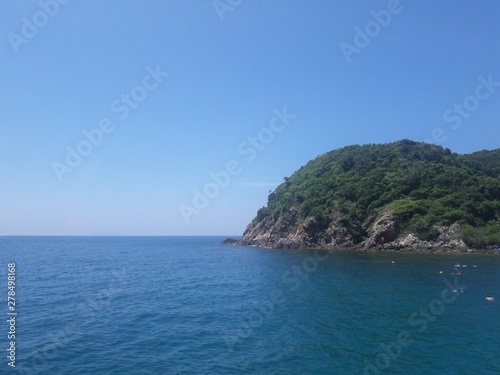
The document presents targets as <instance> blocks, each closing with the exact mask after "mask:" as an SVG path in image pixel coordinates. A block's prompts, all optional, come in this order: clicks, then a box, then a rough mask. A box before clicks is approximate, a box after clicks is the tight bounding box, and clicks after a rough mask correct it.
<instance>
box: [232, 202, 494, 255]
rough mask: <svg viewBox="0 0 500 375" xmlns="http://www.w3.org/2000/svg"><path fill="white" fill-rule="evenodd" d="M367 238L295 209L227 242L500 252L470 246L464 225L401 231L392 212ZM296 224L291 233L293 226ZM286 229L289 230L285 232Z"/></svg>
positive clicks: (287, 246) (375, 221)
mask: <svg viewBox="0 0 500 375" xmlns="http://www.w3.org/2000/svg"><path fill="white" fill-rule="evenodd" d="M370 221H371V223H370V224H369V226H368V228H367V231H366V233H367V236H366V239H365V240H364V241H362V242H359V243H356V242H355V241H354V239H353V238H352V237H351V236H350V235H349V233H348V232H347V230H346V229H345V228H344V227H342V226H340V225H338V222H337V221H336V220H335V218H334V217H332V218H331V220H329V222H328V223H326V224H325V223H319V222H318V221H317V220H316V219H315V218H309V219H307V220H305V221H303V222H301V221H300V220H298V218H297V217H296V215H295V214H294V213H293V212H291V213H290V215H289V217H288V218H287V220H286V221H285V222H283V221H281V222H272V221H267V222H265V223H258V224H257V225H255V223H253V222H252V223H251V224H250V225H249V226H248V227H247V229H246V230H245V232H244V234H243V237H242V238H234V237H229V238H227V239H225V240H224V241H222V243H223V244H225V245H234V246H258V247H264V248H272V249H326V250H354V251H370V252H377V251H384V252H385V251H386V252H411V253H465V254H500V251H499V250H495V249H494V248H486V249H475V248H471V247H469V246H467V245H466V244H465V243H464V241H463V240H462V239H460V238H459V236H458V234H459V231H460V225H458V224H453V225H451V226H436V227H435V231H436V233H437V237H436V238H435V239H434V240H433V241H424V240H422V239H420V238H418V237H417V236H415V235H413V234H405V235H400V234H399V233H398V226H397V223H396V222H395V221H394V219H393V217H392V213H391V212H386V213H384V214H382V215H381V216H379V217H378V218H376V219H373V218H372V220H370ZM290 227H294V228H296V229H295V231H293V232H292V233H290V231H289V228H290ZM284 229H287V230H288V232H287V233H286V234H284V231H283V230H284Z"/></svg>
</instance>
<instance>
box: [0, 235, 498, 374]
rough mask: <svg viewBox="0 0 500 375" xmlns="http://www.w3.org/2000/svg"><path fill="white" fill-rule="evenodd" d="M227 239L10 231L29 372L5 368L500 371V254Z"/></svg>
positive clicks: (8, 251)
mask: <svg viewBox="0 0 500 375" xmlns="http://www.w3.org/2000/svg"><path fill="white" fill-rule="evenodd" d="M222 239H223V238H222V237H0V267H2V268H3V269H4V270H3V271H2V272H1V273H0V275H1V276H0V277H1V280H0V286H1V289H0V293H3V294H4V295H5V297H2V298H1V299H0V300H2V301H5V300H6V295H7V263H9V262H16V264H17V280H16V281H17V285H16V286H17V295H16V298H17V303H18V305H17V311H18V313H19V315H18V316H17V327H16V329H17V332H16V335H17V337H16V347H17V352H16V365H17V367H16V369H11V368H10V367H9V366H7V362H8V360H7V359H6V358H5V359H3V360H0V373H2V374H4V373H5V374H9V373H12V374H51V375H56V374H379V373H380V374H498V373H499V372H500V322H499V317H500V314H499V312H500V308H499V303H500V279H499V271H500V257H499V256H492V255H482V256H475V255H474V256H473V255H447V254H443V255H421V254H418V255H412V254H373V253H370V254H367V253H355V252H341V253H334V254H329V253H327V252H311V251H308V252H306V251H292V250H269V249H261V248H250V247H231V246H222V245H220V244H219V243H220V241H221V240H222ZM393 262H394V263H393ZM455 264H460V265H463V264H467V266H468V267H466V268H462V267H460V268H459V271H460V272H461V273H462V275H452V274H451V273H453V272H454V268H455V267H454V265H455ZM473 265H476V266H477V267H476V268H474V267H473ZM439 271H443V273H439ZM455 278H456V279H455ZM460 288H463V289H464V290H463V292H459V291H457V292H455V293H454V292H452V291H450V289H460ZM2 290H3V292H1V291H2ZM488 294H491V295H494V296H496V301H495V302H488V301H486V300H485V297H486V296H487V295H488ZM0 313H2V314H5V315H4V318H5V319H3V320H6V318H7V315H6V313H7V304H6V302H3V306H1V307H0ZM7 330H8V324H7V323H6V322H5V323H4V327H3V329H2V330H0V332H5V334H0V345H1V346H0V347H1V348H2V349H7V348H8V339H7Z"/></svg>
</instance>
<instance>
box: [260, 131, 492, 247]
mask: <svg viewBox="0 0 500 375" xmlns="http://www.w3.org/2000/svg"><path fill="white" fill-rule="evenodd" d="M291 208H295V209H298V210H299V212H300V216H301V218H302V219H303V220H306V219H308V218H310V217H314V218H316V221H317V222H318V223H320V228H319V230H321V223H324V226H325V228H326V226H327V225H328V223H329V222H330V221H331V217H332V212H336V213H337V216H338V219H337V222H338V223H339V225H341V226H343V227H344V228H346V229H347V231H348V232H349V234H350V235H351V236H352V238H353V239H354V241H355V242H356V243H359V242H361V241H363V240H364V239H365V238H366V236H367V226H366V225H365V224H364V223H366V222H367V220H373V218H374V217H376V216H377V215H379V214H380V213H381V212H384V211H387V210H390V211H391V212H392V214H393V216H394V218H395V220H396V222H397V224H398V228H399V234H401V235H403V234H406V233H412V234H414V235H416V236H418V237H419V238H421V239H422V240H433V238H434V237H435V236H436V229H435V227H434V226H436V225H451V224H454V223H458V224H460V225H461V228H462V229H461V232H460V237H461V238H462V239H463V240H464V241H465V242H466V244H467V245H469V246H471V247H485V246H491V245H494V246H498V245H500V224H499V223H500V149H496V150H493V151H479V152H475V153H473V154H467V155H461V154H456V153H452V152H451V151H450V150H449V149H445V148H442V147H440V146H436V145H431V144H426V143H422V142H413V141H409V140H402V141H398V142H394V143H389V144H368V145H364V146H358V145H355V146H348V147H344V148H341V149H337V150H334V151H331V152H328V153H326V154H323V155H320V156H319V157H317V158H316V159H314V160H311V161H310V162H309V163H307V164H306V165H305V166H303V167H301V168H300V169H299V170H298V171H296V172H295V173H294V174H293V175H292V176H290V177H285V182H284V183H282V184H281V185H279V186H278V187H277V188H276V190H275V191H274V192H272V193H271V194H270V195H269V197H268V204H267V207H263V208H261V209H260V210H259V211H258V213H257V216H256V218H255V219H254V221H253V222H252V224H253V225H254V226H257V225H258V224H259V223H261V222H263V221H265V220H268V219H269V218H272V219H273V221H275V222H276V221H277V222H279V221H280V219H282V218H284V217H285V216H286V215H287V213H288V212H290V209H291ZM339 215H340V216H339ZM286 230H287V232H285V233H283V236H286V235H287V233H291V232H293V231H294V230H295V228H293V227H290V228H287V229H286Z"/></svg>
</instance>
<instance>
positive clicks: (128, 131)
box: [0, 0, 500, 236]
mask: <svg viewBox="0 0 500 375" xmlns="http://www.w3.org/2000/svg"><path fill="white" fill-rule="evenodd" d="M499 14H500V3H499V2H498V1H496V0H484V1H481V2H471V1H465V0H463V1H457V0H441V1H435V0H420V1H411V0H400V1H398V0H390V1H378V0H377V1H375V0H374V1H354V0H353V1H343V0H342V1H341V0H318V1H314V2H311V1H306V0H293V1H291V0H274V1H269V0H253V1H247V0H215V1H212V0H208V1H200V0H169V1H161V0H150V1H140V0H123V1H118V0H109V1H100V0H86V1H78V0H71V1H69V0H41V1H32V0H30V1H28V0H23V1H3V2H1V3H0V69H1V73H2V74H1V80H0V234H1V235H144V236H150V235H241V234H242V233H243V231H244V229H245V227H246V226H247V224H248V223H249V222H250V221H251V220H252V219H253V217H254V216H255V214H256V212H257V210H258V209H259V208H260V207H262V206H264V205H265V204H266V202H267V196H268V194H269V192H270V191H272V190H273V189H274V188H275V187H276V186H277V185H278V184H279V183H280V182H282V181H283V178H284V177H286V176H290V175H291V174H292V173H293V172H294V171H295V170H297V169H298V168H300V166H302V165H305V164H306V163H307V162H308V161H309V160H311V159H314V158H315V157H317V156H318V155H320V154H322V153H324V152H327V151H330V150H333V149H336V148H340V147H344V146H347V145H352V144H366V143H387V142H393V141H397V140H400V139H405V138H407V139H412V140H415V141H426V142H432V143H436V144H439V145H442V146H443V147H446V148H449V149H450V150H452V151H453V152H457V153H470V152H475V151H478V150H483V149H495V148H498V147H500V146H499V140H500V137H499V135H500V133H499V130H498V129H499V123H500V105H499V104H500V23H499V22H498V15H499Z"/></svg>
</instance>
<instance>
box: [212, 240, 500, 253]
mask: <svg viewBox="0 0 500 375" xmlns="http://www.w3.org/2000/svg"><path fill="white" fill-rule="evenodd" d="M222 244H223V245H230V246H251V247H262V248H267V249H304V250H314V249H321V250H334V251H364V252H379V251H382V252H402V253H403V252H406V253H436V254H438V253H455V254H497V255H500V251H498V250H494V249H473V248H470V247H467V246H465V247H451V246H444V247H440V246H439V245H438V244H437V243H434V242H428V241H424V244H422V245H421V246H410V245H402V244H400V243H394V244H392V243H389V244H385V245H376V246H373V247H369V248H366V247H364V246H360V245H353V246H348V247H346V246H336V247H333V246H321V245H306V246H301V245H297V244H294V243H292V242H289V241H281V240H279V241H277V242H275V243H270V242H267V241H245V240H244V239H243V238H234V237H228V238H226V239H225V240H224V241H222Z"/></svg>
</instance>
